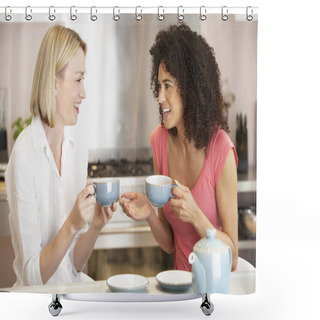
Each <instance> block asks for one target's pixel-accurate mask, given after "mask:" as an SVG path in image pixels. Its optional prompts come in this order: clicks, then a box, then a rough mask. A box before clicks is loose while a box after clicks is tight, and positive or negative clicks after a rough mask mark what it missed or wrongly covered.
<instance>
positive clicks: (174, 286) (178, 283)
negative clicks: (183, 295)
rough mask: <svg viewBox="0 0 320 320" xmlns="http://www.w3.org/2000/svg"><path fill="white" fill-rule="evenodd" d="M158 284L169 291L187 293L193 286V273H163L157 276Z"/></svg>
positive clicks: (176, 271)
mask: <svg viewBox="0 0 320 320" xmlns="http://www.w3.org/2000/svg"><path fill="white" fill-rule="evenodd" d="M156 279H157V281H158V283H159V284H160V285H161V286H162V287H163V288H164V289H165V290H169V291H187V290H189V289H190V288H191V286H192V273H191V272H189V271H182V270H169V271H163V272H160V273H158V274H157V275H156Z"/></svg>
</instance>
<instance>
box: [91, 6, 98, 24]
mask: <svg viewBox="0 0 320 320" xmlns="http://www.w3.org/2000/svg"><path fill="white" fill-rule="evenodd" d="M93 8H95V11H96V13H97V12H98V11H97V9H96V7H91V9H90V19H91V20H92V21H96V20H97V19H98V16H97V15H96V14H93Z"/></svg>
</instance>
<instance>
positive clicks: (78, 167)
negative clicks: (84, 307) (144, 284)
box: [5, 117, 88, 286]
mask: <svg viewBox="0 0 320 320" xmlns="http://www.w3.org/2000/svg"><path fill="white" fill-rule="evenodd" d="M74 130H75V129H74V127H65V129H64V141H63V145H62V156H61V176H60V175H59V172H58V169H57V166H56V164H55V161H54V158H53V154H52V152H51V149H50V147H49V144H48V141H47V138H46V135H45V131H44V128H43V125H42V122H41V120H40V118H39V117H36V118H34V119H33V120H32V123H31V125H30V126H28V127H27V128H26V129H24V130H23V131H22V132H21V134H20V135H19V137H18V139H17V140H16V142H15V144H14V147H13V150H12V153H11V156H10V159H9V163H8V167H7V170H6V172H5V182H6V189H7V197H8V203H9V209H10V215H9V219H10V220H9V221H10V229H11V236H12V244H13V248H14V252H15V260H14V263H13V267H14V270H15V273H16V276H17V282H16V284H15V286H23V285H42V284H43V283H42V279H41V274H40V253H41V251H42V250H43V249H44V248H45V247H46V246H47V245H48V244H49V243H50V242H51V241H52V240H53V238H54V237H55V236H56V234H57V233H58V231H59V230H60V228H61V226H62V225H63V223H64V221H65V220H66V218H67V217H68V215H69V213H70V212H71V210H72V208H73V206H74V203H75V200H76V197H77V196H78V193H79V192H80V191H81V190H82V189H83V188H84V187H85V185H86V178H87V163H88V162H87V161H88V150H87V149H86V148H84V147H82V144H81V143H76V140H75V134H74ZM87 228H88V226H86V227H85V228H84V229H82V230H81V231H80V232H79V233H78V234H77V236H76V237H75V239H74V241H73V243H72V245H71V247H70V248H69V250H68V252H67V254H66V255H65V256H64V258H63V260H62V261H61V263H60V265H59V267H58V269H57V270H56V272H55V273H54V274H53V275H52V277H51V278H50V279H49V280H48V282H47V284H49V283H54V284H57V283H71V282H76V281H81V278H82V276H81V273H78V272H77V271H76V270H75V268H74V265H73V248H74V245H75V243H76V240H77V238H78V237H79V235H80V234H81V233H82V232H84V231H86V230H87Z"/></svg>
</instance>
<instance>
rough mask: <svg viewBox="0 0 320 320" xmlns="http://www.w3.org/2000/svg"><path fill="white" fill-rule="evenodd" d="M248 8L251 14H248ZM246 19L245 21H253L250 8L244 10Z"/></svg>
mask: <svg viewBox="0 0 320 320" xmlns="http://www.w3.org/2000/svg"><path fill="white" fill-rule="evenodd" d="M249 8H250V9H251V14H249ZM246 19H247V21H252V20H253V9H252V7H250V6H249V7H247V9H246Z"/></svg>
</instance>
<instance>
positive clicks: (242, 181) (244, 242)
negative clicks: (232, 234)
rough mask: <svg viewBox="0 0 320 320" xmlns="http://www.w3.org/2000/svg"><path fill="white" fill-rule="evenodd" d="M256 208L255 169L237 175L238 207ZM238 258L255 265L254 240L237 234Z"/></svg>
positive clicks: (251, 168)
mask: <svg viewBox="0 0 320 320" xmlns="http://www.w3.org/2000/svg"><path fill="white" fill-rule="evenodd" d="M251 206H256V168H255V167H249V170H248V172H247V173H239V174H238V207H242V208H245V207H251ZM239 257H242V258H244V259H245V260H247V261H249V262H250V263H251V264H252V265H253V266H255V265H256V240H255V239H246V238H245V237H244V236H243V235H242V234H241V233H239Z"/></svg>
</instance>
